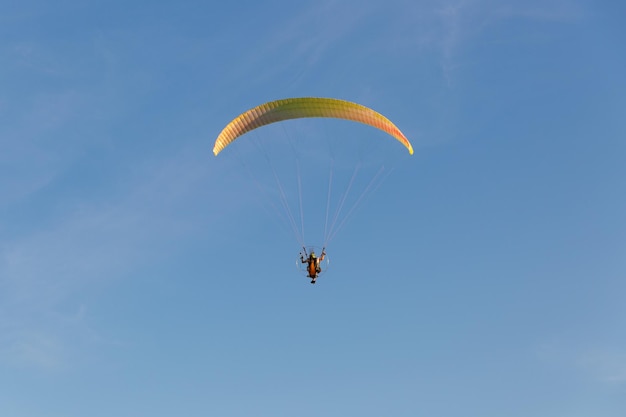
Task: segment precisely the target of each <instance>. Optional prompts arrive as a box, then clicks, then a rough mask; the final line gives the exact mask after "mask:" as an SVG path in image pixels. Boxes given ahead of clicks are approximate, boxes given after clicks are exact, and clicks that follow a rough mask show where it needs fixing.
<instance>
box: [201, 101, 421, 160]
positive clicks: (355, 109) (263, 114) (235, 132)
mask: <svg viewBox="0 0 626 417" xmlns="http://www.w3.org/2000/svg"><path fill="white" fill-rule="evenodd" d="M304 117H331V118H336V119H344V120H351V121H354V122H359V123H363V124H366V125H370V126H373V127H375V128H377V129H380V130H382V131H384V132H386V133H388V134H390V135H391V136H393V137H394V138H396V139H397V140H398V141H399V142H400V143H402V144H403V145H404V146H405V147H406V148H407V149H408V151H409V153H410V154H411V155H412V154H413V146H411V143H410V142H409V140H408V139H407V138H406V136H404V134H403V133H402V132H401V131H400V129H398V128H397V127H396V125H394V124H393V123H392V122H391V121H390V120H389V119H387V118H386V117H385V116H383V115H382V114H380V113H378V112H376V111H374V110H372V109H370V108H369V107H365V106H363V105H361V104H357V103H353V102H351V101H346V100H338V99H335V98H321V97H298V98H287V99H282V100H276V101H270V102H268V103H264V104H261V105H259V106H257V107H254V108H253V109H250V110H248V111H247V112H245V113H242V114H240V115H239V116H238V117H237V118H235V119H234V120H233V121H232V122H230V123H229V124H228V125H227V126H226V127H225V128H224V129H223V130H222V132H221V133H220V134H219V136H218V137H217V140H216V141H215V145H214V147H213V153H214V154H215V156H217V154H219V153H220V152H221V151H222V150H223V149H224V148H225V147H227V146H228V145H229V144H230V143H232V142H233V141H234V140H235V139H237V138H238V137H239V136H241V135H243V134H244V133H247V132H249V131H251V130H254V129H256V128H258V127H261V126H265V125H268V124H270V123H276V122H280V121H283V120H289V119H298V118H304Z"/></svg>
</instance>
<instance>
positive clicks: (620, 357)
mask: <svg viewBox="0 0 626 417" xmlns="http://www.w3.org/2000/svg"><path fill="white" fill-rule="evenodd" d="M536 352H537V355H538V357H539V358H540V359H541V360H543V361H546V362H549V363H552V364H554V365H557V366H559V367H566V368H570V369H573V370H577V371H578V372H581V373H582V374H584V375H586V376H587V377H588V378H591V379H593V380H595V381H599V382H603V383H619V384H623V383H626V347H613V346H594V347H590V346H586V347H585V346H575V345H565V344H563V343H562V342H555V341H552V342H548V343H544V344H543V345H542V346H540V347H539V348H538V349H537V351H536Z"/></svg>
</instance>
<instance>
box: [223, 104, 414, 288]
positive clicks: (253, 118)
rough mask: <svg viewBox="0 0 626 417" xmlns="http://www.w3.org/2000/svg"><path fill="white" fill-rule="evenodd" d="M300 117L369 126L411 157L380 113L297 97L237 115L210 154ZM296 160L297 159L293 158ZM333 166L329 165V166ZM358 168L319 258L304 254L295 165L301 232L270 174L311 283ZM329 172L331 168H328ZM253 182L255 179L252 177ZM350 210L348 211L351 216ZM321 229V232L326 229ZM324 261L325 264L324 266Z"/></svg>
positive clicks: (400, 135) (408, 146)
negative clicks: (256, 132)
mask: <svg viewBox="0 0 626 417" xmlns="http://www.w3.org/2000/svg"><path fill="white" fill-rule="evenodd" d="M301 118H333V119H343V120H348V121H353V122H358V123H361V124H364V125H368V126H371V127H374V128H376V129H378V130H380V131H383V132H385V133H387V134H388V135H389V136H391V137H392V138H394V139H396V140H397V141H398V142H400V144H402V145H403V146H404V147H405V148H406V149H407V150H408V152H409V154H410V155H412V154H413V146H412V145H411V143H410V142H409V140H408V139H407V138H406V136H405V135H404V134H403V133H402V132H401V131H400V129H398V127H397V126H396V125H395V124H394V123H392V122H391V121H390V120H389V119H387V118H386V117H385V116H383V115H382V114H380V113H378V112H376V111H374V110H372V109H370V108H369V107H366V106H363V105H361V104H358V103H354V102H350V101H346V100H339V99H334V98H322V97H296V98H286V99H281V100H275V101H270V102H267V103H264V104H261V105H259V106H256V107H254V108H252V109H250V110H248V111H246V112H244V113H242V114H240V115H239V116H237V117H236V118H235V119H233V120H232V121H231V122H230V123H228V124H227V125H226V127H224V129H223V130H222V131H221V132H220V134H219V135H218V137H217V139H216V140H215V144H214V146H213V154H214V155H215V156H217V155H218V154H219V153H220V152H222V151H223V150H224V149H225V148H227V147H228V146H230V145H231V144H232V143H233V142H234V141H235V140H236V139H238V138H239V137H241V136H243V135H244V134H246V133H248V132H251V131H253V130H255V129H258V128H260V127H262V126H266V125H269V124H272V123H277V122H283V121H286V120H292V119H301ZM296 160H298V158H296ZM331 165H332V164H331ZM359 167H360V166H357V167H355V170H354V173H353V175H352V177H351V178H350V180H349V183H348V185H347V189H346V190H345V192H344V194H343V195H342V197H341V199H340V203H339V204H338V208H337V212H336V214H335V218H334V220H332V221H331V222H330V223H331V224H330V228H329V229H330V230H328V231H326V230H325V231H324V233H325V238H324V245H323V249H322V251H321V254H320V256H319V257H318V256H317V255H316V253H315V252H314V251H313V250H311V249H310V250H309V252H308V253H307V250H306V247H305V242H304V218H303V209H302V205H303V202H302V189H301V188H302V187H301V184H300V167H299V166H298V192H299V194H300V195H299V205H300V216H301V222H302V226H301V233H300V232H299V230H298V226H297V225H296V221H295V219H294V216H293V214H292V213H291V211H290V208H289V204H287V202H286V201H285V200H286V198H285V192H284V189H283V186H282V184H281V182H280V181H279V179H278V178H277V175H276V172H273V174H274V177H276V178H275V179H276V182H277V187H278V189H279V190H278V191H279V192H277V193H276V194H278V195H279V196H280V198H281V205H282V206H283V208H284V210H285V211H286V212H287V213H286V217H287V219H288V220H289V222H290V223H291V227H292V229H294V233H295V235H296V237H297V238H298V240H299V242H300V244H301V245H302V247H303V249H304V252H303V253H300V258H299V261H300V262H299V263H300V265H302V264H306V274H307V277H308V278H311V283H312V284H315V282H316V279H317V278H318V277H319V275H320V273H321V272H322V261H324V260H325V258H326V249H325V248H326V245H327V243H328V241H329V240H330V239H332V237H334V235H335V233H336V231H337V230H336V229H335V225H337V224H338V226H337V228H339V227H341V225H343V223H344V222H345V220H346V218H344V219H343V220H342V221H341V222H337V220H338V219H337V218H338V216H339V213H340V212H341V210H342V208H343V207H344V203H345V201H346V197H347V194H348V192H349V191H350V189H351V187H352V185H353V181H354V178H355V177H356V173H357V172H358V170H359ZM331 169H332V168H331ZM272 171H274V167H272ZM378 174H380V172H378V173H377V174H376V176H375V177H374V178H372V180H370V183H369V184H368V185H367V186H366V187H365V190H364V191H363V192H362V194H361V195H360V196H359V198H358V199H357V200H356V203H355V204H354V205H353V207H352V210H353V209H354V207H355V206H356V205H357V204H358V203H359V202H360V201H361V199H362V197H363V196H364V195H365V194H366V193H367V192H369V191H370V189H371V188H373V187H372V183H373V182H374V180H376V179H377V177H378ZM253 176H254V174H253ZM332 178H333V175H332V171H331V172H330V174H329V184H328V202H327V207H326V223H329V222H328V220H329V215H328V210H329V205H330V204H329V203H330V191H331V180H332ZM255 179H256V178H255ZM352 210H349V213H348V214H350V213H351V212H352ZM326 226H327V225H325V226H324V229H326ZM327 262H328V261H326V265H327Z"/></svg>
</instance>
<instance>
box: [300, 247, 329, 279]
mask: <svg viewBox="0 0 626 417" xmlns="http://www.w3.org/2000/svg"><path fill="white" fill-rule="evenodd" d="M302 249H303V251H304V252H303V253H300V262H302V263H303V264H307V267H306V271H307V277H309V278H311V284H315V280H316V279H317V277H318V276H319V274H320V273H321V272H322V266H321V263H322V261H323V260H324V258H325V257H326V248H324V249H322V254H321V256H320V257H319V258H318V257H317V255H316V254H315V252H314V251H311V253H310V254H308V255H307V253H306V248H305V247H303V248H302Z"/></svg>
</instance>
